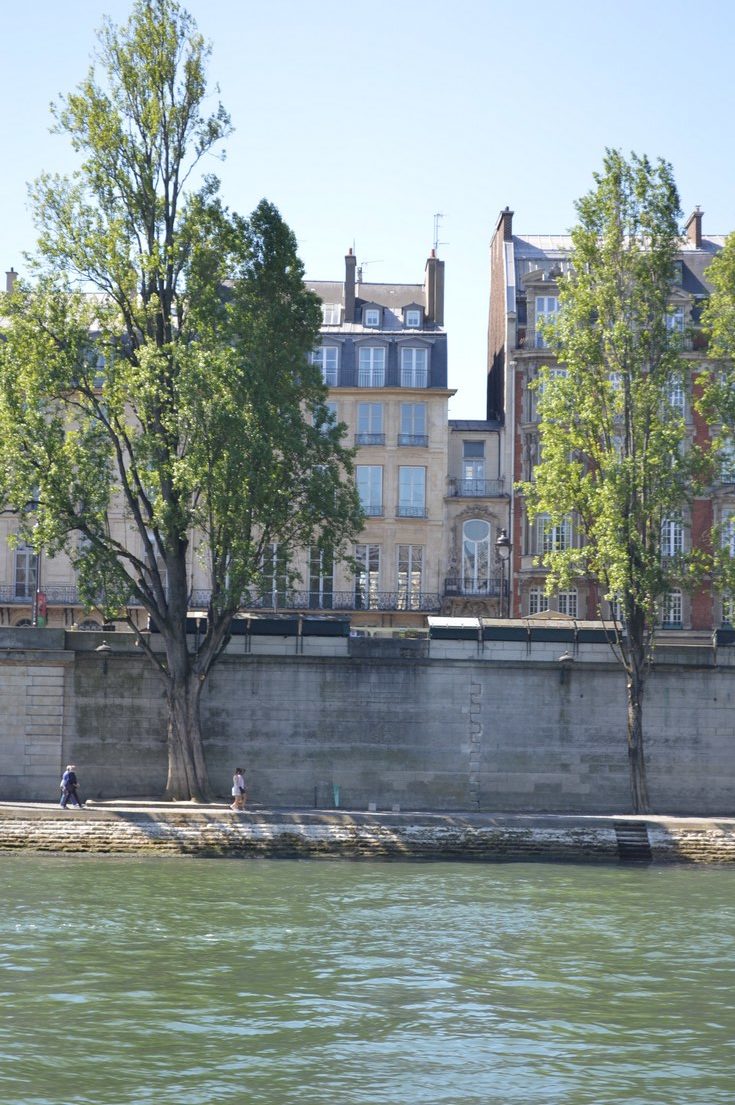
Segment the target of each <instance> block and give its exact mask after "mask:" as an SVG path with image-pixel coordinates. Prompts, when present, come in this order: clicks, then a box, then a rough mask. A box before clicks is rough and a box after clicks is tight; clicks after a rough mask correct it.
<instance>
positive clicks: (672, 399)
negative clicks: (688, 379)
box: [667, 380, 686, 418]
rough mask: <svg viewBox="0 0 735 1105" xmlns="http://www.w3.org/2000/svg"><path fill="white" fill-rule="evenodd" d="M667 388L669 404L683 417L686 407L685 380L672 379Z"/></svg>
mask: <svg viewBox="0 0 735 1105" xmlns="http://www.w3.org/2000/svg"><path fill="white" fill-rule="evenodd" d="M667 390H668V396H667V398H668V400H669V405H670V406H671V408H672V409H673V410H674V411H675V413H676V414H678V415H680V416H681V417H682V418H683V417H684V411H685V407H686V401H685V395H684V384H683V382H682V381H681V380H671V381H670V382H669V386H668V389H667Z"/></svg>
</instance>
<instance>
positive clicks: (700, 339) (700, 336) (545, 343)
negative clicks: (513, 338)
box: [516, 326, 707, 353]
mask: <svg viewBox="0 0 735 1105" xmlns="http://www.w3.org/2000/svg"><path fill="white" fill-rule="evenodd" d="M678 337H679V348H680V349H681V351H682V353H703V352H705V351H706V349H707V336H706V334H705V333H704V332H703V331H702V330H690V331H688V332H687V333H686V334H679V335H678ZM516 348H517V349H538V350H539V351H540V352H546V353H553V348H552V346H551V343H550V342H549V340H548V338H546V337H544V335H543V334H542V333H541V331H540V330H533V329H531V327H530V326H519V327H518V338H517V345H516Z"/></svg>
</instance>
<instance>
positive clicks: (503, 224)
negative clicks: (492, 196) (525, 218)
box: [495, 207, 513, 242]
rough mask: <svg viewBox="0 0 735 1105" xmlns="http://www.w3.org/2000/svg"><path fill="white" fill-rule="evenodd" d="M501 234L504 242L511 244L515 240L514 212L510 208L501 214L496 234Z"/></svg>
mask: <svg viewBox="0 0 735 1105" xmlns="http://www.w3.org/2000/svg"><path fill="white" fill-rule="evenodd" d="M498 232H499V233H500V235H501V237H502V239H503V241H504V242H510V241H511V240H512V238H513V212H512V211H511V209H510V208H509V207H506V208H505V210H504V211H501V212H500V217H499V219H498V225H497V226H496V228H495V233H496V234H497V233H498Z"/></svg>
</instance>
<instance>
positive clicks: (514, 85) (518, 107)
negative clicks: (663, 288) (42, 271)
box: [0, 0, 735, 418]
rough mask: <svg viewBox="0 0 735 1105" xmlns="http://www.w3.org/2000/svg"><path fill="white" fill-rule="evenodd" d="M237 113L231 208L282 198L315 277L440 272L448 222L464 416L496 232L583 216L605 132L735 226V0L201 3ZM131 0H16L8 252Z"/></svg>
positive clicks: (477, 395)
mask: <svg viewBox="0 0 735 1105" xmlns="http://www.w3.org/2000/svg"><path fill="white" fill-rule="evenodd" d="M185 6H186V7H187V8H188V10H189V11H190V12H191V13H192V15H193V16H194V17H195V19H196V21H197V23H198V26H199V29H200V31H201V32H202V33H203V35H204V36H205V38H207V39H208V40H209V41H210V42H211V44H212V57H211V60H210V64H209V76H210V80H211V87H212V93H211V97H212V104H214V103H216V100H217V94H216V91H215V86H216V85H218V86H219V89H220V92H219V96H220V99H221V101H222V102H223V104H224V105H225V107H226V108H227V109H228V111H229V112H230V115H231V116H232V121H233V125H234V128H235V130H234V133H233V135H232V136H231V137H230V138H229V139H228V141H227V143H226V153H227V157H226V160H225V161H223V162H220V161H218V160H215V159H212V164H211V167H208V168H211V171H214V172H216V173H217V174H218V175H219V176H220V178H221V181H222V195H223V198H224V200H225V202H226V203H227V205H228V206H229V207H230V208H232V209H234V210H236V211H239V212H240V213H242V214H247V213H248V212H250V211H251V210H252V209H253V208H254V207H255V205H256V204H257V203H258V201H259V200H260V199H261V198H263V197H266V198H267V199H268V200H270V201H271V202H273V203H275V204H276V205H277V207H278V208H279V210H280V211H281V214H282V215H283V217H284V218H285V219H286V221H287V222H288V223H289V224H290V226H291V227H292V229H293V230H294V232H295V234H296V236H297V239H298V242H299V250H300V254H301V257H302V259H303V261H304V264H305V266H306V274H307V277H309V278H311V279H317V280H333V279H336V280H341V279H342V278H343V274H344V260H343V259H344V255H345V253H346V252H347V250H348V249H349V248H350V247H353V248H354V250H355V252H356V254H357V258H358V264H362V265H363V266H364V279H365V280H367V281H376V282H386V283H391V282H397V283H399V282H400V283H403V282H405V283H422V282H423V276H424V266H425V263H426V258H427V257H428V255H429V253H430V250H431V248H432V246H433V245H434V226H435V221H434V216H435V215H436V214H438V213H440V214H441V215H442V218H441V220H440V223H439V234H438V241H439V249H438V252H439V256H440V257H441V258H442V259H443V260H444V261H445V264H446V305H445V325H446V329H447V332H448V341H449V385H450V387H452V388H456V389H457V395H456V397H455V398H454V399H453V400H452V401H451V403H450V417H453V418H483V417H484V415H485V373H486V367H485V366H486V342H487V317H488V297H489V290H490V289H489V264H488V251H489V243H490V239H491V236H492V233H493V230H494V228H495V225H496V222H497V219H498V215H499V212H500V211H501V210H502V209H503V208H504V207H506V205H507V206H509V207H510V208H511V209H512V210H513V211H514V212H515V217H514V224H513V225H514V230H515V231H516V232H517V233H521V234H522V233H529V234H542V233H549V234H553V233H566V232H567V231H568V230H569V229H570V228H571V227H572V225H573V224H574V220H575V208H574V201H575V199H577V198H578V197H579V196H581V195H583V194H585V193H586V192H587V191H588V190H589V189H590V188H591V187H592V184H593V173H594V172H595V171H596V170H597V169H599V168H600V166H601V163H602V158H603V155H604V151H605V148H606V147H615V148H619V149H621V150H623V151H624V152H625V153H629V152H630V151H631V150H634V151H635V152H636V153H638V154H648V155H649V156H650V157H652V158H655V157H663V158H665V159H666V160H667V161H670V162H671V163H672V165H673V168H674V173H675V177H676V181H677V184H678V187H679V193H680V197H681V206H682V209H683V216H684V218H686V216H687V215H688V214H689V213H690V212H691V211H692V209H693V208H694V207H695V205H697V204H699V205H700V206H701V207H702V209H703V210H704V223H703V225H704V233H705V235H707V234H708V233H711V234H726V233H728V232H729V231H731V230H734V229H735V187H733V185H734V183H735V172H734V164H733V161H734V158H735V152H734V151H735V143H733V140H732V128H733V119H735V81H734V80H733V57H734V56H735V54H734V53H733V45H734V40H735V5H732V4H731V3H730V0H700V2H699V3H698V4H696V5H694V4H691V3H683V2H680V0H667V2H664V0H635V2H633V0H616V2H615V3H610V2H609V0H555V2H554V3H553V4H549V3H547V2H544V3H541V2H539V0H526V2H525V3H523V4H520V3H517V4H512V3H508V2H507V0H505V2H503V3H499V2H497V0H484V2H483V0H451V2H448V0H443V2H438V0H423V2H421V3H419V0H403V2H402V3H395V2H392V3H389V2H388V0H372V2H371V3H370V4H369V5H354V4H348V3H342V4H328V5H327V4H315V3H310V4H308V3H305V2H304V0H268V3H267V4H264V3H262V2H261V3H257V4H256V3H253V2H252V0H237V2H233V0H189V3H188V4H185ZM130 9H131V0H99V2H98V0H64V3H59V2H58V0H53V2H51V0H36V3H35V4H33V5H30V4H18V3H14V2H11V0H0V11H2V21H3V34H2V41H1V43H0V63H1V66H2V68H1V70H0V71H1V72H2V75H3V106H2V109H1V110H0V149H2V150H3V153H4V157H3V164H4V168H3V170H2V173H0V202H1V203H2V212H3V216H4V217H3V219H2V222H0V266H2V267H3V269H4V270H7V269H9V268H11V266H12V267H14V268H15V269H16V270H19V271H22V269H23V254H24V253H25V252H29V251H30V252H32V251H33V248H34V244H35V231H34V226H33V220H32V217H31V213H30V210H29V207H28V202H27V186H28V183H29V182H30V181H32V180H33V179H35V178H36V177H37V176H38V175H39V174H40V173H41V172H44V171H49V172H60V173H69V172H71V171H72V170H73V169H74V168H75V166H76V160H75V155H74V154H73V152H72V151H71V149H70V147H69V145H68V142H67V140H66V139H65V138H63V137H61V136H56V135H52V134H51V133H50V130H49V128H50V125H51V116H50V112H49V105H50V103H51V102H52V101H56V100H57V99H58V96H59V95H60V94H62V93H66V92H69V91H71V90H73V89H74V88H75V87H76V85H77V84H78V83H79V82H80V81H81V80H82V78H83V77H84V76H85V75H86V72H87V68H88V65H89V63H90V60H91V57H92V54H93V51H94V48H95V30H96V29H97V28H98V27H99V26H100V24H101V21H102V18H103V17H104V16H105V15H108V16H110V17H111V18H112V20H113V21H114V22H116V23H119V22H124V21H125V20H126V19H127V17H128V15H129V13H130Z"/></svg>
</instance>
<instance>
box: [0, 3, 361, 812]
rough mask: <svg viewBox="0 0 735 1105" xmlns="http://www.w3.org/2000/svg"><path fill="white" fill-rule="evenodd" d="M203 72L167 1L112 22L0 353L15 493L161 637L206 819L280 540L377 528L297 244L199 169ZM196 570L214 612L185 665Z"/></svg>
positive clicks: (226, 126)
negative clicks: (213, 775) (211, 681)
mask: <svg viewBox="0 0 735 1105" xmlns="http://www.w3.org/2000/svg"><path fill="white" fill-rule="evenodd" d="M208 55H209V48H208V47H207V46H206V45H205V43H204V41H203V40H202V38H201V37H200V35H199V34H198V33H197V31H196V28H195V26H194V23H193V21H192V19H191V17H190V16H189V15H188V14H187V13H186V12H185V11H184V10H182V9H181V8H180V7H179V6H178V4H176V3H175V2H174V0H137V3H136V4H135V6H134V8H133V11H132V15H131V17H130V20H129V21H128V23H127V24H125V25H124V26H122V27H116V26H114V25H112V24H111V23H110V22H109V21H108V22H106V23H105V25H104V26H103V28H102V30H101V32H100V34H99V50H98V54H97V58H96V66H95V67H93V68H92V69H91V70H90V72H89V75H88V77H87V79H86V80H85V81H84V82H83V83H82V84H81V85H80V87H79V88H78V90H77V91H76V92H75V93H74V94H73V95H70V96H69V97H68V98H66V99H65V100H62V101H61V103H60V104H59V106H58V108H57V109H56V112H55V116H56V126H57V129H58V130H59V131H60V132H62V133H63V134H65V135H67V136H68V137H69V138H70V139H71V142H72V144H73V146H74V148H75V150H76V151H77V152H78V153H79V154H80V156H81V166H80V169H79V170H78V172H77V173H76V174H75V176H74V177H73V178H72V179H61V178H58V177H52V176H45V177H43V178H42V179H41V180H39V181H38V182H37V183H36V185H35V186H34V187H33V189H32V200H33V205H34V210H35V215H36V219H37V224H38V227H39V234H40V236H39V242H38V250H37V253H36V255H35V258H34V259H33V267H32V268H31V274H32V275H31V279H30V280H29V281H28V282H27V283H26V284H25V285H24V286H21V287H19V288H18V289H17V291H16V292H15V293H14V294H13V295H12V296H9V297H6V302H5V304H4V309H3V313H4V315H5V316H6V325H5V328H4V331H3V332H4V337H5V340H4V342H3V344H2V350H1V352H0V493H2V496H3V497H4V498H5V500H6V502H7V503H8V504H9V505H10V506H11V507H12V508H15V509H16V510H18V512H19V519H20V529H21V534H22V535H23V536H25V537H26V538H27V539H28V540H31V541H32V542H33V543H34V545H35V547H37V548H45V549H46V550H47V551H48V552H50V553H51V554H54V553H58V552H59V551H60V550H62V549H63V550H66V551H67V552H68V553H69V555H70V556H71V558H72V560H73V562H74V564H75V565H76V568H77V571H78V577H79V581H80V587H81V588H82V590H83V593H84V594H85V595H86V597H87V599H88V601H89V603H90V604H95V605H97V606H98V607H99V608H100V609H103V610H105V611H106V612H107V613H108V614H110V613H113V612H119V611H120V610H121V609H125V607H126V606H127V607H128V608H129V607H130V606H131V605H137V606H139V607H142V608H143V609H144V610H145V611H147V612H148V614H149V615H150V616H151V618H152V619H153V621H154V622H155V625H156V627H157V628H158V630H159V631H160V635H161V640H162V643H163V651H159V650H157V649H151V648H150V647H149V645H148V644H147V643H146V642H145V640H144V642H143V643H144V647H145V648H146V650H147V652H148V655H149V657H150V659H151V662H152V663H153V665H154V666H155V669H156V671H157V672H158V674H159V676H160V677H161V679H162V681H163V685H164V688H165V695H166V701H167V704H168V748H169V770H168V785H167V793H168V795H169V796H170V797H172V798H178V799H188V798H194V799H198V800H201V799H206V798H207V797H209V796H210V787H209V783H208V779H207V771H206V766H205V759H204V753H203V745H202V739H201V729H200V712H199V704H200V695H201V691H202V687H203V684H204V681H205V679H206V678H207V675H208V673H209V672H210V670H211V668H212V665H213V664H214V663H215V661H216V660H217V658H218V657H219V656H220V655H221V653H222V650H223V649H224V647H225V646H226V644H227V640H228V635H229V631H230V627H231V621H232V617H233V615H234V613H235V612H236V611H237V609H238V607H239V605H240V604H241V597H242V595H243V593H244V592H246V591H247V589H248V588H250V587H252V586H256V587H257V584H258V580H259V578H260V577H261V574H262V571H263V564H264V559H267V554H268V552H269V550H271V549H272V546H273V545H274V544H277V545H278V546H279V547H280V548H286V549H295V548H297V547H299V548H306V547H312V548H313V547H317V548H319V549H320V550H321V551H322V552H324V553H325V555H326V556H328V557H335V556H339V555H341V554H342V552H343V550H344V548H345V547H346V542H347V541H348V540H349V539H351V538H352V537H353V536H354V535H355V534H356V533H357V532H358V531H359V528H360V525H361V521H362V516H361V512H360V507H359V502H358V498H357V494H356V491H355V488H354V481H353V480H352V479H351V473H352V454H351V452H350V451H349V450H347V449H345V448H344V447H343V445H342V442H341V431H342V429H343V427H340V426H338V425H335V424H334V421H333V419H332V418H331V416H330V414H329V412H328V409H327V407H326V405H325V399H326V390H325V388H324V385H323V383H322V380H321V375H320V371H319V369H318V368H317V367H315V366H313V365H310V364H309V363H308V352H309V350H310V349H311V348H313V345H314V343H315V341H316V339H317V335H318V330H319V321H320V311H319V304H318V301H317V299H316V298H315V297H314V296H313V295H312V294H311V293H310V292H308V291H307V289H306V288H305V286H304V283H303V267H302V265H301V262H300V260H299V258H298V256H297V251H296V242H295V239H294V236H293V234H292V232H291V231H290V230H289V229H288V227H287V226H286V225H285V223H284V222H283V221H282V219H281V218H280V216H279V213H278V211H277V210H276V209H275V207H273V206H272V205H271V204H269V203H266V202H265V201H263V202H261V203H260V204H259V206H258V207H257V209H256V210H255V212H254V213H253V214H252V216H250V217H249V218H247V219H244V218H241V217H238V216H237V215H235V214H232V213H231V212H229V211H228V210H227V209H226V208H225V207H224V206H223V204H222V203H221V201H220V200H219V198H218V184H217V181H216V179H214V178H213V177H211V176H207V175H205V174H203V173H202V172H201V164H202V161H203V159H205V158H207V157H208V155H210V154H211V153H212V151H213V150H214V149H215V148H216V147H217V145H218V143H219V142H220V141H221V140H222V139H223V138H224V137H226V136H227V134H228V133H229V131H230V122H229V119H228V116H227V114H226V113H225V111H224V110H223V108H222V107H221V106H218V107H216V108H215V110H214V111H213V112H212V113H207V108H206V106H205V105H206V103H207V82H206V63H207V60H208ZM29 503H33V504H34V506H33V510H32V511H29V510H28V509H27V504H29ZM194 558H198V560H199V561H200V562H201V564H202V565H203V568H204V570H205V572H206V578H207V583H208V588H207V590H208V600H207V630H206V635H204V636H203V638H202V639H201V640H200V641H199V642H198V648H197V649H196V651H194V652H192V651H190V650H189V648H188V647H187V635H186V618H187V610H188V609H189V605H190V587H191V573H192V565H193V563H194ZM130 624H131V626H132V625H133V624H134V622H133V620H132V619H130Z"/></svg>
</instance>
